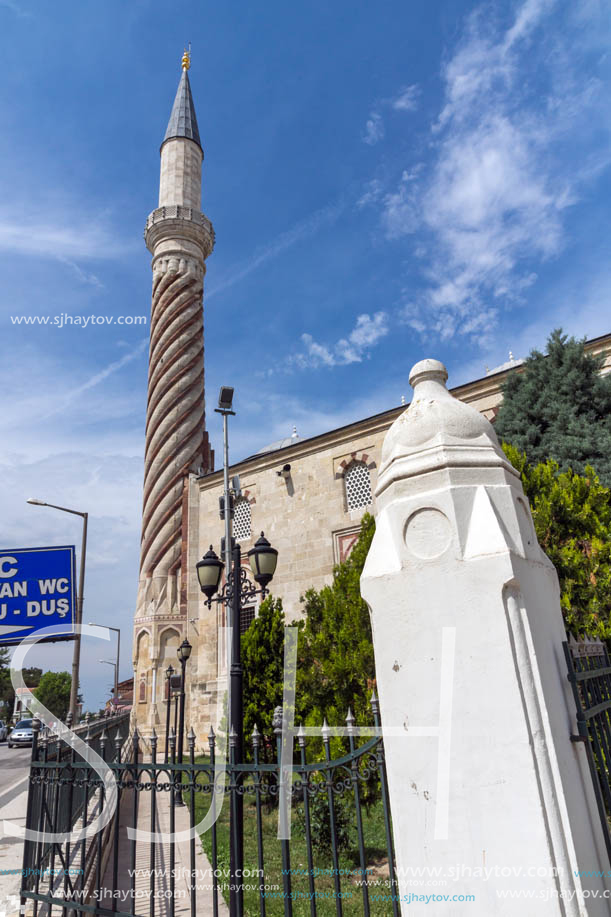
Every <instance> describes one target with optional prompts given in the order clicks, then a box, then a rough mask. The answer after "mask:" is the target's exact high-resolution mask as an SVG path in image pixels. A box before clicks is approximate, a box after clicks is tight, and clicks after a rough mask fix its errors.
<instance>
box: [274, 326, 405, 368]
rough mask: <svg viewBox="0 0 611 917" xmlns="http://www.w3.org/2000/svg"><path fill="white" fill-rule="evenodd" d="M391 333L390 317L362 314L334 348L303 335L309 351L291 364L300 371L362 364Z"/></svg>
mask: <svg viewBox="0 0 611 917" xmlns="http://www.w3.org/2000/svg"><path fill="white" fill-rule="evenodd" d="M387 334H388V315H387V314H386V312H376V313H375V314H374V315H373V316H370V315H367V314H366V313H364V314H363V315H359V316H358V318H357V320H356V325H355V326H354V328H353V329H352V331H351V332H350V334H349V335H348V336H347V337H345V338H340V339H339V340H338V341H337V342H336V343H335V344H334V345H333V346H332V347H327V346H326V345H325V344H319V343H318V341H315V340H314V338H313V337H312V335H311V334H302V335H301V340H302V342H303V344H304V345H305V350H304V351H302V352H301V353H298V354H295V355H293V356H291V357H289V360H288V365H294V366H297V367H298V368H299V369H317V368H318V367H320V366H346V365H348V364H349V363H361V362H362V360H363V359H365V358H366V357H367V356H368V353H369V351H370V350H371V348H372V347H375V345H376V344H377V343H378V341H380V340H381V339H382V338H383V337H385V336H386V335H387Z"/></svg>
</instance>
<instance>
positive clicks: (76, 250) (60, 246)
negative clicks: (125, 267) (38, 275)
mask: <svg viewBox="0 0 611 917" xmlns="http://www.w3.org/2000/svg"><path fill="white" fill-rule="evenodd" d="M0 252H9V253H10V254H17V255H29V256H36V257H43V258H57V259H58V260H60V261H64V262H71V261H73V259H75V258H101V259H104V258H116V257H119V256H120V255H123V254H125V246H124V245H123V243H122V242H121V240H120V238H119V237H118V236H117V234H116V233H114V232H112V231H111V229H110V228H109V227H107V226H106V225H104V222H103V221H102V220H100V219H99V218H94V219H87V220H83V219H82V217H81V216H79V215H78V214H77V213H75V212H72V213H71V212H68V213H67V214H66V213H64V214H62V213H61V212H59V211H56V210H54V220H53V222H52V223H43V222H41V221H40V220H39V219H38V218H37V217H36V216H34V214H28V213H27V212H26V213H25V214H21V215H20V218H19V219H18V220H17V219H15V209H14V207H11V209H10V210H9V211H4V212H3V211H2V210H0ZM73 266H74V265H73Z"/></svg>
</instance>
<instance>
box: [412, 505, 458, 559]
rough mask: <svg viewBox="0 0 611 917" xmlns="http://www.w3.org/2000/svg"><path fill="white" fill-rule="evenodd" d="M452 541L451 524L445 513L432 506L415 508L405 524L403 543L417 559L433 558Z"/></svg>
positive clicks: (443, 550) (439, 554)
mask: <svg viewBox="0 0 611 917" xmlns="http://www.w3.org/2000/svg"><path fill="white" fill-rule="evenodd" d="M451 543H452V526H451V524H450V521H449V519H448V517H447V516H446V515H445V513H442V512H441V510H440V509H437V508H436V507H433V506H424V507H421V508H420V509H417V510H416V512H415V513H412V515H411V516H410V517H409V519H408V520H407V522H406V524H405V544H406V546H407V549H408V551H410V553H411V554H413V555H414V557H417V558H418V559H419V560H433V559H434V558H436V557H440V556H441V555H442V554H444V553H445V552H446V551H447V549H448V548H449V547H450V545H451Z"/></svg>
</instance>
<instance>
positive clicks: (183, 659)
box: [176, 637, 192, 805]
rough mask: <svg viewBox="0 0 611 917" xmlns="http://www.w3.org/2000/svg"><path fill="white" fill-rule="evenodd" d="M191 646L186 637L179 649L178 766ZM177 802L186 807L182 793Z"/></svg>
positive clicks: (183, 726)
mask: <svg viewBox="0 0 611 917" xmlns="http://www.w3.org/2000/svg"><path fill="white" fill-rule="evenodd" d="M191 649H192V647H191V644H190V643H189V641H188V640H187V638H186V637H185V639H184V640H183V641H182V643H181V644H180V646H179V647H178V650H177V653H178V661H179V662H180V723H179V726H178V764H182V750H183V738H184V732H185V669H186V667H187V662H188V660H189V656H190V655H191ZM176 802H177V804H178V805H184V803H183V801H182V793H180V792H177V794H176Z"/></svg>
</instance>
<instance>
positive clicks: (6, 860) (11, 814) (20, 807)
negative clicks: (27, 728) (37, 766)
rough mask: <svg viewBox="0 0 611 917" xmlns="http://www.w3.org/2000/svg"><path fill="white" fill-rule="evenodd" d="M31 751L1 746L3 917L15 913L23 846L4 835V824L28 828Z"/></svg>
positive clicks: (0, 886) (0, 895) (0, 887)
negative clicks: (26, 826) (26, 817)
mask: <svg viewBox="0 0 611 917" xmlns="http://www.w3.org/2000/svg"><path fill="white" fill-rule="evenodd" d="M31 756H32V749H31V748H8V746H7V744H6V742H2V744H0V915H2V914H7V915H9V914H13V913H15V907H17V908H18V900H17V899H16V895H17V894H18V892H19V887H20V884H21V875H20V874H19V872H16V870H19V871H20V870H21V864H22V859H23V842H22V840H21V839H20V838H18V837H11V836H10V835H8V834H6V833H5V831H4V822H5V820H6V821H11V822H13V823H14V824H16V825H21V826H24V825H25V813H26V805H27V798H28V793H27V787H28V770H29V764H30V758H31Z"/></svg>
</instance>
